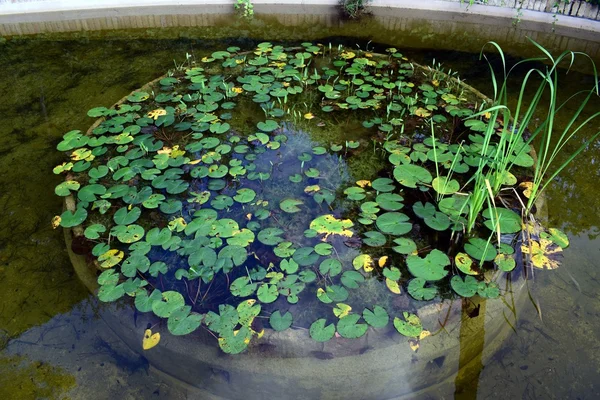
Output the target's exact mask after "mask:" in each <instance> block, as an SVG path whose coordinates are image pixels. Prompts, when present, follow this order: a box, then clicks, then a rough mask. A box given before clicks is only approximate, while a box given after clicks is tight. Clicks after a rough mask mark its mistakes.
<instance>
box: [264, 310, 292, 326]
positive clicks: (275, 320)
mask: <svg viewBox="0 0 600 400" xmlns="http://www.w3.org/2000/svg"><path fill="white" fill-rule="evenodd" d="M292 321H293V317H292V313H290V312H289V311H288V312H286V313H285V314H283V315H282V314H281V312H280V311H279V310H277V311H275V312H274V313H273V314H271V317H270V318H269V324H270V325H271V328H273V329H274V330H276V331H284V330H286V329H288V328H289V327H290V326H292Z"/></svg>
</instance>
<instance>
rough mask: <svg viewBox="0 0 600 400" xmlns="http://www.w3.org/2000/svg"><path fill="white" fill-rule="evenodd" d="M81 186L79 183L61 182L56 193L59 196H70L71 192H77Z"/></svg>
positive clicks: (55, 189) (55, 190)
mask: <svg viewBox="0 0 600 400" xmlns="http://www.w3.org/2000/svg"><path fill="white" fill-rule="evenodd" d="M80 186H81V185H80V184H79V182H77V181H65V182H61V183H60V184H58V185H57V186H56V188H54V193H56V195H57V196H63V197H64V196H68V195H70V194H71V191H74V192H76V191H77V190H79V187H80Z"/></svg>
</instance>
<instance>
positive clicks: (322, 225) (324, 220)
mask: <svg viewBox="0 0 600 400" xmlns="http://www.w3.org/2000/svg"><path fill="white" fill-rule="evenodd" d="M352 226H354V224H353V223H352V221H350V220H349V219H343V220H342V219H337V218H335V217H334V216H333V215H331V214H327V215H321V216H320V217H318V218H315V219H314V220H312V222H311V223H310V229H313V230H315V231H316V232H317V233H320V234H325V236H329V235H341V236H346V237H350V236H352V231H351V230H350V229H348V228H351V227H352Z"/></svg>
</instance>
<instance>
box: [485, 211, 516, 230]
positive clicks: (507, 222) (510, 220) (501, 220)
mask: <svg viewBox="0 0 600 400" xmlns="http://www.w3.org/2000/svg"><path fill="white" fill-rule="evenodd" d="M481 215H483V217H484V218H487V220H486V221H484V222H483V224H484V225H485V226H486V227H487V228H488V229H490V230H492V231H494V232H495V231H496V224H497V225H499V227H500V233H517V232H520V231H521V226H522V222H521V216H520V215H519V214H517V213H516V212H514V211H512V210H509V209H507V208H502V207H496V208H486V209H485V210H483V213H482V214H481ZM492 216H493V217H494V218H493V220H492V219H491V218H492Z"/></svg>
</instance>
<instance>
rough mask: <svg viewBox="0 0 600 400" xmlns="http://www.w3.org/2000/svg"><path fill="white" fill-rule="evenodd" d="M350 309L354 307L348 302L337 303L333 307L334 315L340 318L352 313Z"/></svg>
mask: <svg viewBox="0 0 600 400" xmlns="http://www.w3.org/2000/svg"><path fill="white" fill-rule="evenodd" d="M350 311H352V307H350V306H349V305H348V304H344V303H337V304H336V305H335V307H334V308H333V315H335V316H336V317H338V318H344V317H345V316H346V315H348V314H350Z"/></svg>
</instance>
